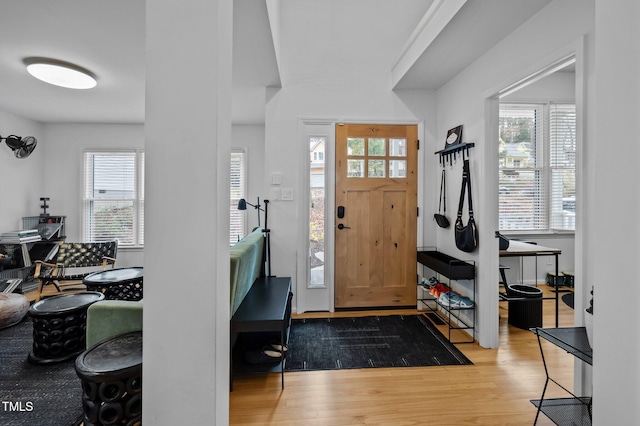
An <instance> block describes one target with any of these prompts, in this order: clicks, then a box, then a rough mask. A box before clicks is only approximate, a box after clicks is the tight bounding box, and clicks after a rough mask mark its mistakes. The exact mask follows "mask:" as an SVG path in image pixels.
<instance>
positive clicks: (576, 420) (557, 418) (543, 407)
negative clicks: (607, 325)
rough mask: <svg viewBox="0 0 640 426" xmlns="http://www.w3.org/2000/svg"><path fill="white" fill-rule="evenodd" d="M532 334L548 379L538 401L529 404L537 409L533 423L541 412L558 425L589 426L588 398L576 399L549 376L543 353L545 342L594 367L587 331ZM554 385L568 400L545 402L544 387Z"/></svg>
mask: <svg viewBox="0 0 640 426" xmlns="http://www.w3.org/2000/svg"><path fill="white" fill-rule="evenodd" d="M531 331H533V332H534V333H536V336H538V345H539V346H540V354H541V355H542V363H543V364H544V372H545V375H546V376H547V380H546V381H545V383H544V389H543V390H542V396H541V397H540V399H535V400H531V403H532V404H533V405H535V406H536V407H538V411H537V412H536V419H535V421H534V424H536V423H537V421H538V416H539V415H540V412H543V413H544V414H545V415H546V416H547V417H549V418H550V419H551V420H553V422H554V423H555V424H557V425H576V424H579V425H591V398H590V397H581V396H576V395H574V394H573V392H571V391H569V390H568V389H567V388H565V387H564V386H563V385H561V384H560V383H558V382H557V381H556V380H554V379H552V378H551V377H550V376H549V369H548V368H547V363H546V361H545V358H544V351H543V350H542V342H541V340H540V339H545V340H547V341H549V342H551V343H553V344H554V345H556V346H557V347H559V348H561V349H564V350H565V351H566V352H567V353H569V354H571V355H573V356H574V357H576V358H578V359H581V360H582V361H584V362H586V363H587V364H589V365H593V364H592V363H593V350H592V349H591V346H590V345H589V340H588V338H587V332H586V330H585V328H584V327H566V328H539V327H535V328H532V329H531ZM550 381H551V382H553V383H555V384H556V385H558V386H559V387H561V388H562V389H563V390H565V391H566V392H567V393H569V394H570V395H571V397H570V398H555V399H544V395H545V393H546V392H547V385H548V384H549V382H550Z"/></svg>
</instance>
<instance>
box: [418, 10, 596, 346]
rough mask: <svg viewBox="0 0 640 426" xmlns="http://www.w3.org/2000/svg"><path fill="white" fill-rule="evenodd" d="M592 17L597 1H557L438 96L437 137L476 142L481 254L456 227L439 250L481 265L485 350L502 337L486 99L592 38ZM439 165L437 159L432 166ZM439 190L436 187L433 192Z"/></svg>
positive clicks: (454, 179) (493, 159)
mask: <svg viewBox="0 0 640 426" xmlns="http://www.w3.org/2000/svg"><path fill="white" fill-rule="evenodd" d="M593 16H594V7H593V2H590V1H582V0H556V1H554V2H552V3H550V4H549V5H548V6H547V7H545V8H544V9H542V10H541V11H540V12H539V13H538V14H537V15H535V16H534V17H533V18H532V19H530V20H529V21H528V22H526V23H525V24H523V25H522V26H521V27H519V28H518V29H516V30H515V31H514V32H513V33H511V34H510V35H509V36H508V37H506V38H505V39H504V40H503V41H501V42H500V43H498V44H497V45H496V46H495V47H494V48H493V49H491V50H490V51H489V52H488V53H487V54H485V55H483V56H482V57H481V58H479V59H478V60H477V61H475V62H474V63H473V64H472V65H471V66H469V67H468V68H467V69H466V70H464V71H463V72H462V73H460V74H459V75H458V76H456V77H455V78H454V79H453V80H451V81H450V82H449V83H448V84H447V85H445V86H444V87H443V88H441V89H440V90H439V91H438V127H437V128H438V134H440V135H446V131H447V129H450V128H452V127H454V126H456V125H459V124H462V125H463V126H464V130H463V135H464V138H463V139H464V140H465V141H467V142H475V143H476V147H475V148H474V149H473V150H472V153H471V174H472V181H473V182H474V186H473V198H474V209H475V211H476V222H477V223H478V227H479V233H480V250H479V251H478V252H477V253H475V254H472V255H471V256H468V255H466V254H464V253H462V252H460V251H458V250H457V248H456V247H455V244H454V239H453V235H452V232H453V231H452V229H451V228H450V229H446V230H443V229H438V246H439V247H440V248H442V250H443V251H445V252H448V253H449V254H451V255H453V256H459V255H461V254H464V255H465V257H471V258H473V259H474V260H476V264H477V265H478V268H477V279H478V289H479V294H478V298H477V301H478V305H477V306H478V319H479V320H478V325H479V333H478V340H479V342H480V344H481V345H482V346H487V347H495V346H496V345H497V335H498V331H497V329H498V326H497V324H498V321H497V316H498V308H497V303H498V302H497V297H496V282H498V268H497V265H498V255H497V252H498V242H497V240H496V239H495V238H494V230H496V229H497V227H498V213H497V199H498V197H497V195H498V194H497V190H496V188H497V145H496V144H494V143H492V142H491V141H488V140H486V137H487V134H489V133H488V130H489V129H487V128H485V120H486V119H487V117H488V116H487V114H488V104H487V98H488V97H490V96H492V95H494V94H496V93H497V91H498V90H500V89H502V88H504V87H507V86H508V85H509V84H512V83H515V82H517V81H518V80H520V79H522V78H524V77H526V76H527V75H529V74H531V73H533V72H535V71H538V70H539V69H542V68H543V67H544V66H546V65H548V64H549V63H551V61H552V60H553V59H560V57H562V56H564V55H565V54H566V51H567V50H570V49H571V48H572V46H574V45H575V44H576V43H577V41H578V40H579V39H580V37H582V36H583V35H585V34H587V35H588V34H593V27H594V17H593ZM587 49H588V50H589V49H590V50H591V51H592V50H593V46H592V45H589V44H588V43H587ZM591 71H593V70H592V69H591ZM583 136H585V138H586V137H587V136H588V135H583ZM436 166H437V163H436V160H435V159H433V160H432V163H431V167H436ZM427 167H428V166H427ZM460 169H461V165H460V163H459V164H458V165H456V166H454V170H455V171H454V173H450V174H449V176H451V179H449V187H450V188H459V187H460V182H461V172H460ZM436 190H437V188H436V185H435V184H434V188H433V191H434V192H435V191H436ZM450 193H451V192H450ZM583 195H584V194H583ZM578 299H580V298H578ZM578 303H582V300H579V301H578ZM578 306H581V305H578Z"/></svg>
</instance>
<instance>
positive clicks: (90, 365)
mask: <svg viewBox="0 0 640 426" xmlns="http://www.w3.org/2000/svg"><path fill="white" fill-rule="evenodd" d="M76 373H77V374H78V377H80V381H81V382H82V393H83V395H82V406H83V409H84V424H85V426H90V425H91V426H100V425H127V426H134V425H136V426H139V425H142V332H141V331H134V332H131V333H126V334H121V335H119V336H115V337H112V338H110V339H107V340H103V341H102V342H100V343H97V344H96V345H94V346H92V347H91V348H89V349H87V350H86V351H84V352H83V353H82V354H80V356H78V358H76Z"/></svg>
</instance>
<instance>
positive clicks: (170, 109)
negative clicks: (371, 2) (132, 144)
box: [143, 0, 233, 426]
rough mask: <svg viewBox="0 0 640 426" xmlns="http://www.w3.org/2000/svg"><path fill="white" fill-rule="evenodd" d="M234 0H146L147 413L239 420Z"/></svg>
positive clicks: (166, 418) (175, 421)
mask: <svg viewBox="0 0 640 426" xmlns="http://www.w3.org/2000/svg"><path fill="white" fill-rule="evenodd" d="M232 22H233V3H232V1H231V0H211V1H195V0H182V1H179V2H177V1H171V0H149V1H147V2H146V121H145V155H146V175H145V179H146V187H145V222H146V223H145V253H144V258H145V259H144V265H145V277H144V278H145V279H144V281H145V298H144V328H143V336H144V337H143V339H144V349H143V421H144V423H145V424H149V425H154V426H164V425H167V426H174V425H183V424H184V425H186V424H194V425H196V424H198V425H205V424H206V425H214V424H216V425H224V424H228V418H229V375H228V374H229V373H228V364H229V249H228V232H229V231H228V230H229V204H228V202H227V201H226V200H228V199H229V178H228V176H229V153H230V139H231V118H230V111H231V46H232Z"/></svg>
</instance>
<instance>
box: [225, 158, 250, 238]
mask: <svg viewBox="0 0 640 426" xmlns="http://www.w3.org/2000/svg"><path fill="white" fill-rule="evenodd" d="M245 157H246V155H245V153H244V151H232V152H231V176H230V182H231V188H230V193H231V200H230V206H229V209H230V210H229V213H230V214H229V218H230V219H229V220H230V222H229V242H230V243H231V244H234V243H236V242H237V241H238V240H239V239H241V238H242V237H244V235H245V233H246V217H247V215H246V213H245V212H244V211H241V210H238V201H239V200H240V199H241V198H246V169H245Z"/></svg>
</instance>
